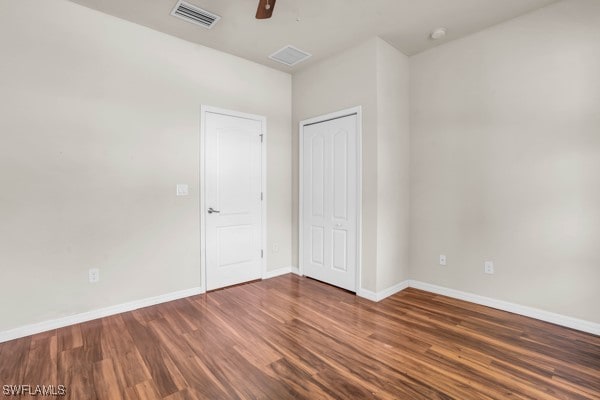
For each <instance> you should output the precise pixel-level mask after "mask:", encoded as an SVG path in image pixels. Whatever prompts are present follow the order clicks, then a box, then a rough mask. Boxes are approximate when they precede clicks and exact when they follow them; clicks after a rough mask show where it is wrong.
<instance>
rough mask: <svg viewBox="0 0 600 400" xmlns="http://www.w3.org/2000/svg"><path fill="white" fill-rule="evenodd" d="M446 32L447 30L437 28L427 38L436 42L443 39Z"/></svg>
mask: <svg viewBox="0 0 600 400" xmlns="http://www.w3.org/2000/svg"><path fill="white" fill-rule="evenodd" d="M447 32H448V30H447V29H446V28H437V29H434V30H433V31H432V32H431V34H430V35H429V37H430V38H431V39H432V40H438V39H441V38H443V37H444V36H446V33H447Z"/></svg>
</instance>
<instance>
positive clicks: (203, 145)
mask: <svg viewBox="0 0 600 400" xmlns="http://www.w3.org/2000/svg"><path fill="white" fill-rule="evenodd" d="M207 113H213V114H221V115H227V116H230V117H238V118H245V119H250V120H253V121H259V122H260V123H261V133H262V135H263V140H262V143H261V152H260V158H261V171H260V172H261V173H260V175H261V192H262V193H263V201H262V205H261V217H260V225H261V240H260V243H261V246H262V251H263V257H262V259H261V276H262V278H263V279H265V277H266V274H267V253H268V252H267V118H266V117H265V116H262V115H256V114H248V113H243V112H239V111H233V110H227V109H224V108H218V107H212V106H207V105H204V104H202V105H201V106H200V143H199V145H200V182H199V185H198V187H199V188H200V281H201V285H200V291H201V293H205V292H206V213H205V212H204V210H205V209H206V187H205V183H206V179H205V178H206V165H205V162H206V154H205V151H206V126H205V121H206V117H205V116H206V114H207Z"/></svg>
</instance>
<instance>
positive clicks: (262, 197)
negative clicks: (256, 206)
mask: <svg viewBox="0 0 600 400" xmlns="http://www.w3.org/2000/svg"><path fill="white" fill-rule="evenodd" d="M264 199H265V198H264V196H263V192H260V201H263V200H264Z"/></svg>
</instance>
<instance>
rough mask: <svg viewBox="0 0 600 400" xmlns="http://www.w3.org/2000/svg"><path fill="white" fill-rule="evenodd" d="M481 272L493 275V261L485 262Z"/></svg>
mask: <svg viewBox="0 0 600 400" xmlns="http://www.w3.org/2000/svg"><path fill="white" fill-rule="evenodd" d="M483 271H484V272H485V273H486V274H493V273H494V262H493V261H486V262H485V264H484V269H483Z"/></svg>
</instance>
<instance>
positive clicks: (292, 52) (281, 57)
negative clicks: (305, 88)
mask: <svg viewBox="0 0 600 400" xmlns="http://www.w3.org/2000/svg"><path fill="white" fill-rule="evenodd" d="M310 56H311V54H308V53H307V52H305V51H302V50H300V49H298V48H296V47H294V46H290V45H287V46H285V47H284V48H282V49H280V50H277V51H276V52H275V53H273V54H271V55H270V56H269V58H270V59H271V60H275V61H277V62H280V63H282V64H285V65H287V66H290V67H291V66H293V65H296V64H298V63H299V62H302V61H304V60H306V59H307V58H309V57H310Z"/></svg>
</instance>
